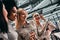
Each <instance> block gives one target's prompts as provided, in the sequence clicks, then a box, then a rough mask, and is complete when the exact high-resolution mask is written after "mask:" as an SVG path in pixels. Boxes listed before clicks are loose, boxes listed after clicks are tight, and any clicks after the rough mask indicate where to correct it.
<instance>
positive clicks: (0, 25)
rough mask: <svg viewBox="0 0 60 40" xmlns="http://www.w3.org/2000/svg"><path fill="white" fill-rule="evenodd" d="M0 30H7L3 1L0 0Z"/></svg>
mask: <svg viewBox="0 0 60 40" xmlns="http://www.w3.org/2000/svg"><path fill="white" fill-rule="evenodd" d="M0 32H3V33H4V32H6V33H7V32H8V25H7V22H6V20H5V18H4V16H3V3H2V2H1V1H0Z"/></svg>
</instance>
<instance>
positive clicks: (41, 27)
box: [31, 13, 50, 40]
mask: <svg viewBox="0 0 60 40" xmlns="http://www.w3.org/2000/svg"><path fill="white" fill-rule="evenodd" d="M40 20H43V22H42V23H41V21H40ZM31 24H35V26H36V28H37V33H38V37H39V40H44V39H46V40H48V39H47V38H48V37H49V35H50V34H49V33H50V31H49V30H46V29H47V22H46V20H45V18H44V17H43V16H40V15H39V14H38V13H34V14H33V20H32V23H31ZM35 26H34V27H35ZM46 37H47V38H46Z"/></svg>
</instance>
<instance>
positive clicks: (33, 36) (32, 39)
mask: <svg viewBox="0 0 60 40" xmlns="http://www.w3.org/2000/svg"><path fill="white" fill-rule="evenodd" d="M34 38H35V32H31V33H30V39H31V40H34Z"/></svg>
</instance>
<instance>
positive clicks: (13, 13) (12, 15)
mask: <svg viewBox="0 0 60 40" xmlns="http://www.w3.org/2000/svg"><path fill="white" fill-rule="evenodd" d="M10 13H11V14H10V16H9V19H10V20H11V21H14V20H15V19H16V16H17V9H16V7H13V8H12V10H11V11H10Z"/></svg>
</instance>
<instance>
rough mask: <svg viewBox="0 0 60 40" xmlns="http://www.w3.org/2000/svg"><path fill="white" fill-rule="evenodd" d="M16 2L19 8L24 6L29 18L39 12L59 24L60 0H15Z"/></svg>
mask: <svg viewBox="0 0 60 40" xmlns="http://www.w3.org/2000/svg"><path fill="white" fill-rule="evenodd" d="M15 2H16V5H17V7H18V8H24V9H25V10H26V11H27V12H28V18H27V19H28V20H30V19H31V18H32V14H33V12H38V13H42V14H43V15H44V17H45V18H46V19H49V20H50V21H52V22H53V23H54V24H55V25H56V26H58V23H57V22H59V20H60V0H15Z"/></svg>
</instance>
